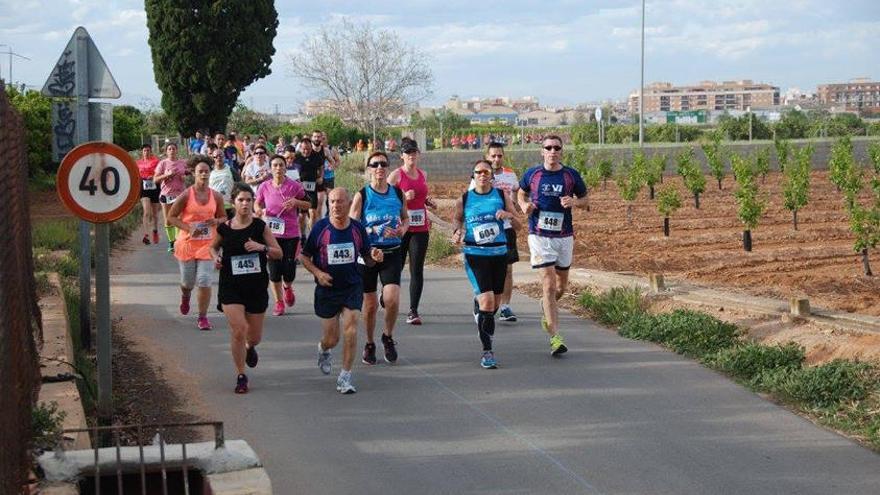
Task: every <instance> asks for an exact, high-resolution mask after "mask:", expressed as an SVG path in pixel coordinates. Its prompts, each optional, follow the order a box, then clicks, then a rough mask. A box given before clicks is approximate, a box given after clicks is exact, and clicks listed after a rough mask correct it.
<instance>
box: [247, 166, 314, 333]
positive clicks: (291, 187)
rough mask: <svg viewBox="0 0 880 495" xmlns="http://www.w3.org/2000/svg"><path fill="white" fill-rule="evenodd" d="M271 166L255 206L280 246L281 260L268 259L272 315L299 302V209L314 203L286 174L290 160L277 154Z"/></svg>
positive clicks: (282, 311) (258, 193)
mask: <svg viewBox="0 0 880 495" xmlns="http://www.w3.org/2000/svg"><path fill="white" fill-rule="evenodd" d="M269 168H270V169H271V171H272V179H270V180H267V181H265V182H263V183H262V184H260V187H259V188H258V189H257V198H256V202H255V209H256V214H257V216H258V217H261V218H262V219H263V220H264V221H265V222H266V225H268V227H269V231H270V232H271V233H272V235H274V236H275V239H276V240H277V241H278V244H279V245H280V246H281V252H282V256H281V259H278V260H273V261H270V262H269V280H270V281H271V282H272V284H271V286H272V294H273V295H274V296H275V309H274V310H273V311H272V314H273V315H274V316H281V315H283V314H284V305H285V304H286V305H287V306H293V304H294V303H295V302H296V295H295V294H294V293H293V280H294V279H295V278H296V253H297V248H298V247H299V241H300V230H299V209H300V208H308V207H309V206H310V205H311V202H310V201H309V200H308V196H306V191H305V189H303V187H302V185H301V184H300V183H299V182H297V181H295V180H292V179H290V178H289V177H287V162H286V161H285V160H284V157H283V156H281V155H274V156H273V157H272V159H271V160H270V161H269ZM282 280H283V282H284V284H283V292H282ZM282 293H283V295H282Z"/></svg>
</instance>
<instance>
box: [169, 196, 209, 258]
mask: <svg viewBox="0 0 880 495" xmlns="http://www.w3.org/2000/svg"><path fill="white" fill-rule="evenodd" d="M208 191H209V192H210V196H209V197H208V198H209V199H208V202H207V203H205V204H201V203H199V202H198V200H196V190H195V187H190V188H189V189H188V192H186V194H187V196H186V205H184V207H183V211H182V212H181V214H180V219H181V220H182V221H183V223H185V224H197V227H196V229H195V230H193V232H192V233H190V232H186V231H183V230H181V231H179V232H178V233H177V239H175V241H174V257H175V258H177V259H179V260H180V261H192V260H210V259H211V242H212V241H213V240H214V237H216V236H217V227H216V226H214V225H208V224H207V222H208V221H209V220H211V219H212V218H215V217H216V216H217V209H218V208H219V206H218V205H217V201H216V200H215V198H214V193H213V192H212V191H211V190H210V189H209V190H208ZM203 223H204V225H201V224H203Z"/></svg>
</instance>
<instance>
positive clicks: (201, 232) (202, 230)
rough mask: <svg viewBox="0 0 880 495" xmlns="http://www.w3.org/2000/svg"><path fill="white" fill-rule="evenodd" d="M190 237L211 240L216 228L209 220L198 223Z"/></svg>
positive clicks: (197, 239) (195, 239)
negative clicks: (213, 227)
mask: <svg viewBox="0 0 880 495" xmlns="http://www.w3.org/2000/svg"><path fill="white" fill-rule="evenodd" d="M189 238H190V239H192V240H194V241H210V240H211V239H213V238H214V229H212V228H211V225H210V224H209V223H208V222H202V223H197V224H196V227H195V228H194V229H193V231H192V232H191V233H190V234H189Z"/></svg>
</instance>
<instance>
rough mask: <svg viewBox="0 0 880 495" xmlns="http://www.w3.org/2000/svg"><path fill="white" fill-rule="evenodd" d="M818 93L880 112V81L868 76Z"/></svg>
mask: <svg viewBox="0 0 880 495" xmlns="http://www.w3.org/2000/svg"><path fill="white" fill-rule="evenodd" d="M817 94H818V97H819V101H820V102H822V103H824V104H825V105H834V106H841V105H842V106H843V107H844V108H845V109H846V110H849V111H856V112H861V113H869V114H880V82H877V81H871V80H870V79H868V78H859V79H853V80H852V81H850V82H848V83H838V84H821V85H819V88H818V90H817ZM645 101H647V100H645Z"/></svg>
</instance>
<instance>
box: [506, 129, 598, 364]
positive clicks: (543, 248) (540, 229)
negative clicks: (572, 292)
mask: <svg viewBox="0 0 880 495" xmlns="http://www.w3.org/2000/svg"><path fill="white" fill-rule="evenodd" d="M541 146H542V148H543V149H542V151H541V154H542V155H543V157H544V163H543V164H542V165H535V166H534V167H532V168H530V169H528V170H527V171H526V173H525V174H524V175H523V177H522V180H521V181H520V183H519V187H520V190H519V193H518V197H517V199H518V201H519V206H520V208H522V211H523V213H525V214H526V215H528V217H529V251H531V264H532V268H536V269H539V270H541V283H542V286H543V292H544V295H543V298H542V304H541V307H542V309H543V313H544V316H543V317H542V318H541V326H542V327H543V328H544V330H545V331H546V332H547V333H548V334H549V335H550V352H551V354H552V355H554V356H558V355H560V354H562V353H564V352H565V351H567V350H568V348H567V347H565V342H564V341H563V339H562V335H561V334H559V326H558V325H559V309H558V307H557V303H556V301H558V300H559V298H560V297H562V294H564V293H565V290H566V289H567V288H568V269H569V268H570V267H571V258H572V250H573V249H574V228H573V226H572V222H571V209H572V208H574V207H576V206H578V203H579V201H578V199H580V198H583V197H584V196H586V195H587V186H586V185H585V184H584V181H583V179H582V178H581V175H580V174H579V173H578V172H577V171H576V170H574V169H573V168H570V167H566V166H564V165H563V164H562V162H561V161H560V158H561V157H562V139H561V138H560V137H559V136H556V135H549V136H546V137H545V138H544V139H543V140H542V141H541Z"/></svg>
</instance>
